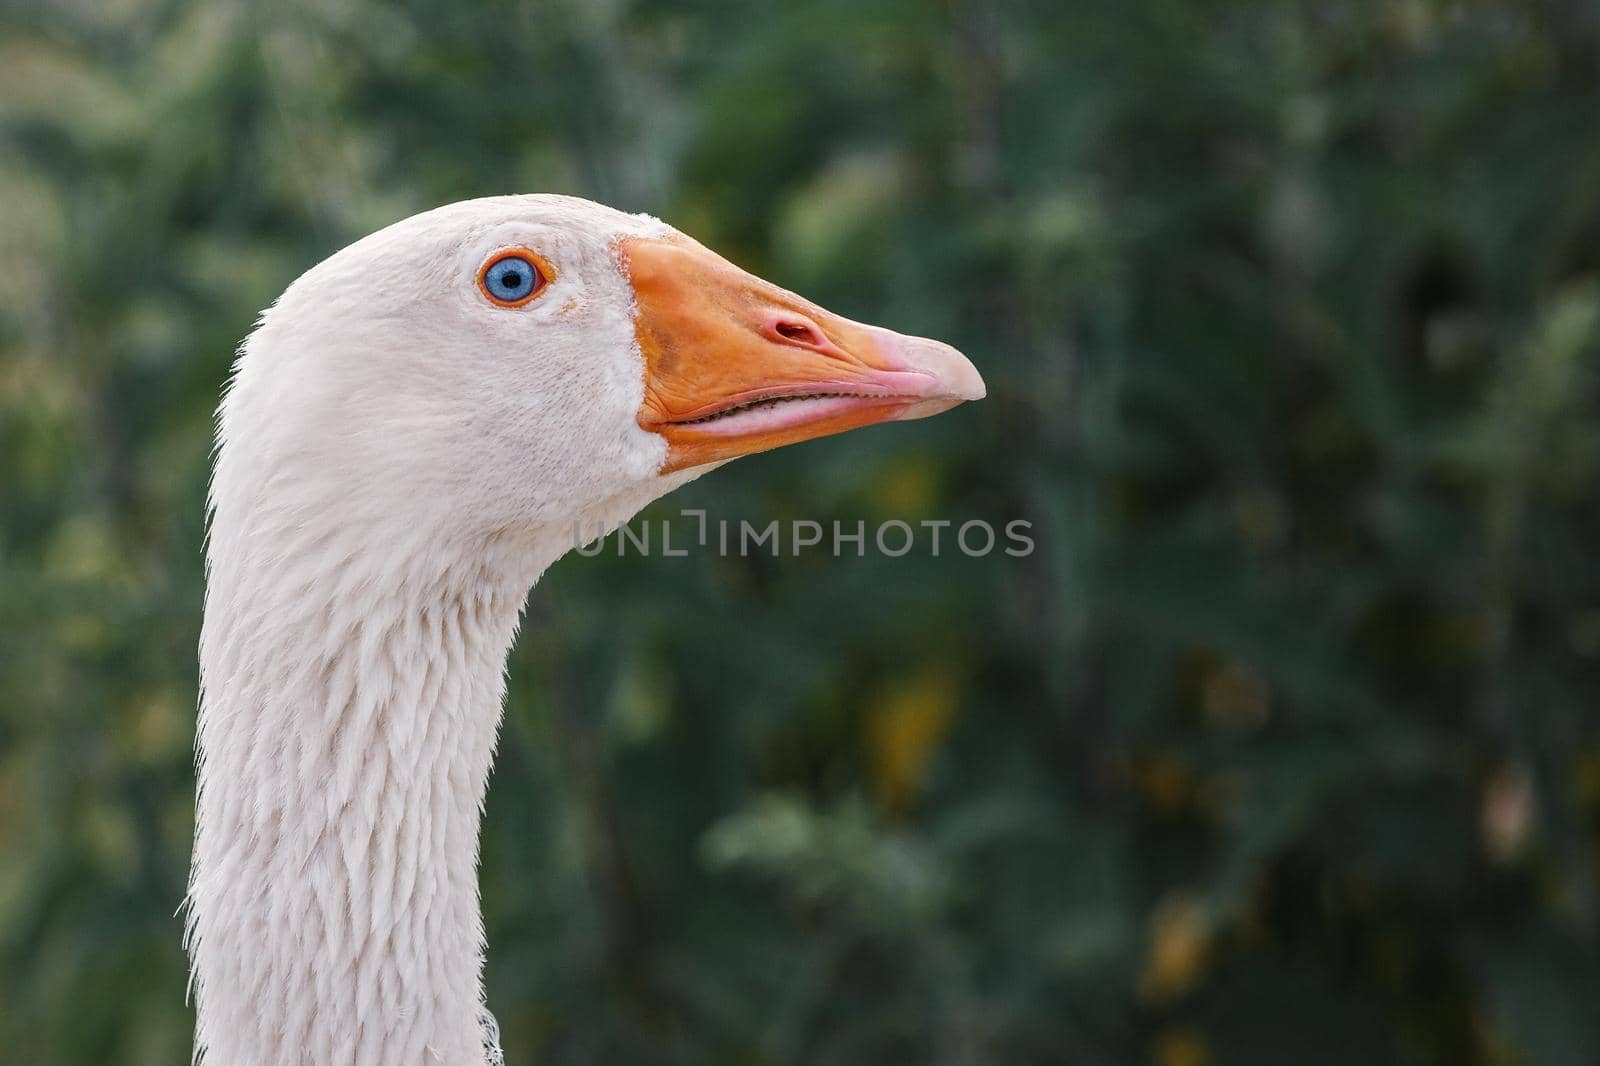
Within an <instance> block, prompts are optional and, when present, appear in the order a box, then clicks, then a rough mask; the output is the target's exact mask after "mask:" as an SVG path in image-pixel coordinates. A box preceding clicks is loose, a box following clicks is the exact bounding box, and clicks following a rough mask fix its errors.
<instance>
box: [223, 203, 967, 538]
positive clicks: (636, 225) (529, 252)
mask: <svg viewBox="0 0 1600 1066" xmlns="http://www.w3.org/2000/svg"><path fill="white" fill-rule="evenodd" d="M983 394H984V385H983V381H982V379H981V378H980V377H979V375H978V372H977V371H976V370H975V369H974V368H973V366H972V364H971V363H970V362H968V361H967V360H966V358H964V357H963V356H962V355H961V354H960V353H959V352H957V351H956V350H955V349H953V348H951V347H949V346H948V345H945V344H941V343H939V342H937V341H932V340H926V339H922V338H916V337H907V336H902V335H901V334H898V333H894V332H892V331H890V330H887V329H882V328H878V327H874V326H868V325H862V324H860V323H856V322H852V321H849V320H847V319H845V318H842V317H840V316H838V315H834V314H831V313H829V312H828V311H826V310H824V309H822V308H821V307H818V306H817V305H816V304H814V303H812V302H810V301H808V300H806V299H804V298H802V297H800V296H797V295H795V294H794V293H791V292H788V291H786V290H784V289H782V288H780V287H778V286H776V285H773V284H771V283H769V282H766V281H764V280H762V279H760V278H758V277H755V276H754V275H752V274H750V273H747V272H745V271H743V270H741V269H739V268H738V267H736V266H734V265H733V264H732V263H730V262H729V261H728V260H726V259H724V258H722V257H721V256H719V255H717V254H715V253H714V252H712V251H710V250H708V249H707V248H705V247H703V246H702V245H700V244H699V243H698V242H696V241H695V240H693V239H692V238H690V237H688V236H686V235H684V234H682V233H680V232H678V231H677V230H675V229H673V228H672V227H670V226H668V225H666V224H664V223H662V222H660V221H658V220H656V219H654V218H650V217H648V216H644V215H633V214H626V213H623V212H620V211H616V210H612V209H610V208H607V207H603V206H601V205H598V204H595V203H591V202H589V201H585V200H580V199H576V198H572V197H565V196H548V195H532V196H506V197H495V198H489V199H481V200H472V201H467V202H463V203H458V204H453V205H450V206H448V207H443V208H439V209H437V210H434V211H430V212H427V213H425V214H421V215H417V216H414V217H412V218H409V219H407V220H405V221H403V222H400V223H397V224H395V225H392V226H390V227H388V228H387V229H384V230H381V231H379V232H377V233H374V234H373V235H371V236H369V237H367V238H365V239H363V240H361V241H358V242H356V243H355V244H353V245H351V246H349V247H347V248H345V249H344V250H342V251H340V252H338V253H337V254H335V255H333V256H332V257H330V258H329V259H327V260H326V261H324V262H323V263H321V264H320V265H318V266H316V267H314V268H313V269H311V270H310V271H308V272H307V273H306V274H305V275H303V276H302V277H301V278H300V279H299V280H297V281H296V282H295V283H294V284H293V285H292V286H290V288H289V289H288V290H287V291H286V292H285V293H284V294H283V296H282V297H281V298H280V299H279V300H278V301H277V303H276V304H275V305H274V306H273V307H272V308H271V309H269V310H268V311H267V312H266V313H265V314H264V315H263V317H262V321H261V323H260V325H259V327H258V329H257V330H256V331H255V333H253V334H252V336H251V337H250V338H249V340H247V341H246V343H245V345H244V347H243V349H242V352H241V357H240V359H239V362H238V364H237V366H236V371H235V377H234V380H233V382H232V385H231V387H230V390H229V392H228V395H227V398H226V400H225V401H224V404H223V407H222V410H221V413H220V419H219V437H220V438H221V441H222V448H221V450H220V452H219V456H218V461H217V469H216V477H215V480H214V504H215V510H216V512H217V513H218V515H221V514H223V513H225V512H234V513H240V514H244V513H252V512H254V513H256V516H257V517H258V518H259V517H263V516H262V515H260V514H259V512H260V511H261V509H263V508H266V509H270V510H273V511H275V512H276V513H278V515H279V516H280V517H283V518H287V519H289V520H291V521H293V520H301V521H305V522H312V523H314V522H317V521H326V520H327V519H328V517H329V516H332V515H337V516H339V519H340V521H341V523H342V524H344V525H346V526H352V527H358V528H360V529H361V530H362V531H363V533H364V535H365V536H367V537H369V538H373V537H390V538H393V539H392V540H391V541H389V542H390V543H410V542H414V541H415V540H416V539H417V538H419V537H420V538H430V539H434V540H437V539H440V538H444V539H450V540H454V539H458V538H469V539H473V540H481V539H482V538H486V537H488V538H495V537H505V536H507V535H514V534H515V533H516V532H517V531H526V530H531V529H536V528H552V527H564V528H567V529H570V528H572V524H573V523H575V522H580V521H586V520H588V521H594V522H595V523H596V524H597V526H598V523H600V522H607V523H611V522H616V521H622V520H625V519H626V518H627V517H628V516H629V515H631V514H632V513H633V512H634V511H636V510H637V509H638V508H639V507H640V506H643V504H644V503H647V502H649V500H651V499H653V498H655V497H657V496H660V495H662V494H664V493H665V492H667V491H670V490H671V489H672V488H674V487H676V486H677V485H680V484H682V483H683V482H684V481H687V480H689V479H690V478H692V477H694V476H696V475H698V474H699V473H702V472H704V471H705V470H707V469H710V468H712V467H714V466H716V465H717V464H720V463H723V462H726V461H728V460H730V459H734V458H737V457H739V456H743V455H749V454H752V453H755V452H760V451H765V450H767V449H770V448H775V447H778V446H781V445H785V444H791V443H795V442H798V441H803V440H807V439H810V438H814V437H821V436H825V435H828V434H832V433H839V432H842V431H845V430H849V429H854V428H857V427H861V426H866V425H870V424H873V423H878V422H888V421H896V420H904V419H911V418H920V417H923V416H925V415H930V414H934V413H937V412H939V411H943V410H945V409H947V408H949V407H952V406H954V405H955V404H958V403H960V402H961V401H963V400H971V399H977V398H979V397H981V396H983ZM246 440H248V442H249V443H248V445H247V446H245V447H234V446H231V445H232V444H233V443H237V442H243V441H246ZM230 496H232V497H235V498H236V499H230V498H229V497H230ZM234 504H236V506H233V505H234ZM370 542H371V541H370V540H369V543H370ZM546 561H548V560H546Z"/></svg>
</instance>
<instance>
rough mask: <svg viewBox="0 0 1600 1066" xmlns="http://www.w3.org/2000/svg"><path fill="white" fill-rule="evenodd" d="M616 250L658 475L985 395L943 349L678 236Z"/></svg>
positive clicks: (642, 418)
mask: <svg viewBox="0 0 1600 1066" xmlns="http://www.w3.org/2000/svg"><path fill="white" fill-rule="evenodd" d="M618 252H619V257H620V259H621V261H622V264H623V268H624V270H625V272H626V273H627V275H628V277H629V279H630V281H631V282H632V284H633V291H634V297H635V303H636V308H637V309H636V312H635V318H634V331H635V334H636V336H637V337H638V340H639V348H640V350H641V351H642V352H643V353H644V359H645V388H644V403H643V404H642V405H641V406H640V408H639V416H638V417H639V425H640V426H641V427H643V428H644V429H646V430H648V431H650V432H653V433H659V434H660V435H661V436H662V437H663V438H665V439H666V441H667V446H668V447H667V458H666V461H665V463H664V465H663V466H662V469H661V472H662V473H670V472H672V471H674V470H684V469H687V468H689V467H695V466H701V465H703V464H705V463H715V462H722V461H724V460H727V459H734V458H737V457H739V456H741V455H751V454H753V453H755V452H763V451H767V450H768V449H770V448H778V447H781V446H783V445H785V444H794V443H796V442H798V441H803V440H811V439H812V438H814V437H825V436H828V435H829V434H832V433H843V432H844V431H845V430H849V429H857V428H859V427H861V426H869V425H872V424H873V423H876V422H894V421H904V420H907V419H912V418H925V417H927V416H928V415H935V414H938V413H939V412H941V411H948V410H949V409H950V408H952V407H954V406H956V405H957V404H959V403H961V402H962V401H964V400H979V399H982V398H983V395H984V386H983V378H982V377H980V376H979V374H978V371H977V369H976V368H975V367H974V366H973V365H972V363H971V362H969V361H968V360H967V357H966V356H964V355H962V354H961V353H960V352H958V351H956V350H955V349H954V348H952V347H950V346H949V345H948V344H941V343H940V342H939V341H934V340H928V339H926V338H924V337H907V336H903V335H901V334H899V333H895V332H892V331H891V330H887V329H881V328H879V327H877V326H866V325H862V324H861V323H859V322H851V321H850V320H849V319H845V318H840V317H839V316H838V315H835V314H831V313H829V312H827V311H824V310H823V309H822V308H820V307H818V306H816V305H815V304H813V303H811V302H810V301H808V300H805V299H802V298H801V297H799V296H796V295H795V294H794V293H792V292H787V291H785V290H784V289H780V288H778V287H777V286H776V285H773V284H770V283H769V282H766V281H763V280H761V279H760V278H758V277H756V276H755V275H753V274H749V273H746V272H745V271H743V270H740V269H739V268H738V267H736V266H734V265H733V264H732V263H730V262H728V261H727V260H726V259H724V258H722V257H721V256H719V255H717V254H716V253H715V252H712V251H710V250H709V249H707V248H704V247H702V246H701V245H699V244H697V243H695V242H694V241H692V240H689V239H688V238H686V237H683V236H681V235H674V236H670V237H666V238H642V237H628V238H624V239H623V240H622V241H620V242H619V245H618Z"/></svg>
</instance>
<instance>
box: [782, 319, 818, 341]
mask: <svg viewBox="0 0 1600 1066" xmlns="http://www.w3.org/2000/svg"><path fill="white" fill-rule="evenodd" d="M773 329H775V330H776V331H777V333H778V336H780V337H783V338H784V339H785V340H791V341H800V342H802V343H804V344H821V343H822V338H821V337H820V336H818V335H817V329H816V327H815V326H813V325H812V324H811V323H809V322H796V321H793V320H780V321H779V322H778V323H777V324H776V325H774V326H773Z"/></svg>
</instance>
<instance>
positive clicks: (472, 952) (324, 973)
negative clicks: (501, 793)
mask: <svg viewBox="0 0 1600 1066" xmlns="http://www.w3.org/2000/svg"><path fill="white" fill-rule="evenodd" d="M552 539H554V538H552ZM324 547H325V546H323V545H305V546H302V549H303V550H301V551H298V552H295V551H291V552H287V553H283V554H278V553H274V554H273V556H271V557H262V556H261V555H260V554H259V553H251V552H250V551H248V550H246V551H241V552H233V553H222V552H218V551H216V550H215V549H214V550H213V552H212V556H213V562H212V571H211V575H210V588H211V590H212V591H211V593H210V595H209V597H208V603H207V614H206V625H205V633H204V638H203V644H202V674H203V678H202V679H203V684H204V691H205V695H204V698H203V701H202V710H201V719H200V734H199V746H200V752H201V756H200V793H199V801H198V809H197V830H196V840H195V852H194V870H193V878H192V885H191V889H190V904H189V905H190V914H189V920H190V936H191V938H192V941H193V944H192V950H193V957H194V981H195V985H196V998H197V1009H198V1015H199V1016H198V1024H197V1033H196V1044H197V1049H198V1051H199V1053H200V1054H202V1055H203V1056H204V1057H205V1059H206V1060H207V1061H208V1062H211V1063H215V1064H217V1066H246V1064H255V1063H260V1064H269V1063H270V1064H278V1063H303V1062H310V1063H319V1064H320V1063H369V1062H370V1063H372V1064H374V1066H389V1064H396V1063H435V1062H437V1063H448V1064H451V1066H454V1064H457V1063H460V1064H476V1063H480V1062H483V1061H485V1048H484V1042H483V1029H482V1027H481V1024H480V1012H481V1010H482V1001H483V996H482V978H481V967H482V958H483V925H482V920H481V918H480V916H479V909H478V891H477V853H478V821H479V814H480V811H481V808H482V802H483V797H484V788H485V784H486V780H487V775H488V771H489V765H490V761H491V758H492V755H493V750H494V742H495V736H496V731H497V729H498V725H499V719H500V713H501V701H502V698H503V695H504V689H505V685H504V665H505V657H506V652H507V650H508V649H509V647H510V645H511V641H512V639H513V637H514V635H515V630H516V625H517V619H518V616H519V612H520V610H521V606H522V603H523V600H524V597H525V595H526V593H527V590H528V587H529V585H530V584H531V583H532V579H533V574H532V573H530V572H529V567H530V566H533V565H537V564H538V560H536V559H535V558H534V554H533V552H532V551H530V546H528V545H516V546H509V545H483V546H481V547H480V548H479V550H478V551H477V552H473V553H471V555H466V553H463V555H464V557H469V558H474V561H473V562H472V563H470V564H465V563H458V564H454V565H447V566H444V567H442V568H437V569H435V570H433V571H432V572H418V571H417V570H415V569H412V568H410V566H409V564H407V563H404V562H402V563H401V565H400V566H398V567H396V568H394V569H390V570H388V571H387V572H360V571H358V570H355V569H352V568H354V567H356V566H357V565H358V563H357V561H356V559H354V558H352V559H348V560H339V561H338V563H339V565H338V568H337V569H336V570H335V571H334V572H329V573H320V574H319V573H317V572H315V570H314V569H312V568H310V567H307V566H305V565H303V564H298V563H297V562H295V561H294V560H295V559H296V557H298V559H300V560H307V559H316V558H323V559H327V558H328V557H329V556H328V554H327V553H326V552H325V551H322V550H318V549H320V548H324ZM503 548H511V549H512V550H511V551H510V552H509V553H505V552H501V551H498V550H497V549H503ZM550 552H554V553H555V554H559V548H555V547H551V548H550V549H548V550H547V551H546V552H544V553H541V554H549V553H550ZM501 554H510V555H513V556H515V557H516V558H511V559H507V558H496V556H497V555H501ZM274 557H275V558H274ZM274 562H276V563H277V564H278V565H277V566H274V565H273V564H274ZM502 564H506V565H502ZM263 567H266V568H267V569H268V570H269V572H262V570H263ZM286 586H287V587H288V588H291V589H293V591H294V593H295V598H293V599H291V598H290V597H285V596H284V595H282V594H281V592H275V590H281V589H283V588H284V587H286Z"/></svg>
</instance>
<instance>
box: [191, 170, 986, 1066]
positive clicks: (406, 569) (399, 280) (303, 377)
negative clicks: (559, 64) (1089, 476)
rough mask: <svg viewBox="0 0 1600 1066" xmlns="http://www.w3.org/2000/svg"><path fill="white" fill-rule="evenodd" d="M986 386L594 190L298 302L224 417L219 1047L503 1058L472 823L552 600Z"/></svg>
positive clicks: (216, 969) (205, 720)
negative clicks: (701, 483) (543, 592)
mask: <svg viewBox="0 0 1600 1066" xmlns="http://www.w3.org/2000/svg"><path fill="white" fill-rule="evenodd" d="M983 394H984V387H983V382H982V379H981V378H980V377H979V376H978V373H977V371H976V370H974V369H973V367H972V365H971V364H970V363H969V362H967V360H966V359H965V358H964V357H963V356H961V354H960V353H958V352H956V351H955V350H954V349H953V348H950V347H948V346H946V345H943V344H939V343H938V342H935V341H929V340H922V339H918V338H911V337H903V336H900V335H898V334H895V333H891V332H889V331H888V330H883V329H878V328H875V327H871V326H863V325H859V324H857V323H854V322H849V321H846V320H844V319H841V318H839V317H837V316H835V315H831V314H829V313H828V312H826V311H824V310H822V309H821V308H818V307H816V306H815V305H813V304H811V303H809V302H807V301H805V300H803V299H801V298H800V297H798V296H795V295H794V294H792V293H789V292H785V291H784V290H782V289H779V288H777V287H775V286H773V285H770V284H768V283H767V282H764V281H762V280H760V279H759V278H756V277H753V276H751V275H750V274H747V273H745V272H743V271H741V270H739V269H738V268H737V267H735V266H733V265H732V264H730V263H729V262H727V261H726V260H725V259H722V258H720V257H718V256H717V255H715V254H714V253H712V252H710V251H708V250H706V249H705V248H704V247H702V246H700V245H699V244H697V243H695V242H694V241H693V240H691V239H689V238H687V237H685V236H683V235H682V234H680V233H678V232H677V231H675V230H673V229H672V228H671V227H669V226H667V225H665V224H664V223H661V222H659V221H657V220H655V219H653V218H650V217H647V216H643V215H629V214H623V213H621V212H618V211H614V210H611V209H610V208H606V207H602V206H600V205H598V204H593V203H589V202H587V201H584V200H578V199H573V198H569V197H561V196H513V197H501V198H494V199H484V200H473V201H469V202H466V203H460V204H454V205H451V206H448V207H443V208H440V209H438V210H435V211H430V212H427V213H426V214H422V215H418V216H416V217H414V218H410V219H407V220H405V221H403V222H400V223H397V224H396V225H393V226H390V227H389V228H387V229H385V230H382V231H381V232H378V233H375V234H373V235H372V236H370V237H367V238H365V239H364V240H361V241H358V242H357V243H355V244H353V245H351V246H350V247H348V248H346V249H344V250H343V251H341V252H339V253H337V254H336V255H334V256H333V257H331V258H330V259H328V260H326V261H325V262H323V263H322V264H320V265H319V266H317V267H314V268H313V269H311V270H310V271H308V272H307V273H306V274H305V275H304V276H303V277H301V278H300V279H299V280H298V281H296V282H295V283H294V284H293V285H291V286H290V287H289V288H288V290H287V291H286V292H285V293H284V294H283V296H282V297H281V298H280V299H279V300H278V301H277V303H276V304H274V305H273V307H272V308H271V309H270V310H268V311H267V312H266V313H265V314H264V315H263V316H262V318H261V322H260V324H259V326H258V328H257V329H256V330H255V331H254V332H253V333H252V334H251V335H250V337H249V339H248V340H246V341H245V343H244V345H243V347H242V348H241V350H240V353H239V358H238V362H237V364H236V366H235V370H234V376H233V380H232V383H231V384H230V386H229V388H228V390H227V394H226V397H225V399H224V400H223V402H222V405H221V408H220V410H219V413H218V430H217V439H218V450H217V456H216V468H215V472H214V477H213V481H212V489H211V525H210V538H209V542H208V547H207V573H208V578H207V589H206V603H205V627H204V631H203V635H202V637H201V643H200V667H201V686H202V696H201V701H200V722H199V736H198V748H199V760H198V761H199V792H198V800H197V811H196V828H195V843H194V858H193V868H192V872H191V875H190V885H189V894H188V899H187V907H188V948H189V954H190V959H191V966H192V974H191V981H192V984H193V991H194V997H195V1004H196V1009H197V1023H196V1032H195V1055H196V1057H197V1059H199V1058H203V1059H204V1060H205V1062H207V1063H208V1064H212V1066H269V1064H271V1066H277V1064H296V1066H299V1064H313V1066H332V1064H341V1066H342V1064H370V1066H408V1064H418V1066H421V1064H436V1063H442V1064H447V1066H468V1064H473V1066H475V1064H480V1063H485V1062H488V1061H494V1060H497V1058H498V1054H499V1052H498V1049H497V1048H496V1047H495V1045H494V1040H493V1035H492V1033H493V1026H492V1021H487V1020H486V1019H487V1014H486V1012H485V1011H484V1009H483V987H482V973H481V971H482V965H483V950H484V942H483V923H482V918H481V916H480V913H479V907H478V891H477V873H476V866H477V858H478V820H479V814H480V811H481V805H482V803H483V798H484V788H485V783H486V779H487V775H488V772H489V765H490V761H491V759H492V757H493V753H494V746H495V736H496V732H497V729H498V727H499V722H500V715H501V703H502V698H503V696H504V693H505V683H504V670H505V663H506V653H507V651H508V650H509V648H510V646H511V642H512V639H513V637H514V635H515V632H516V628H517V622H518V618H519V616H520V613H521V610H522V605H523V601H524V600H525V598H526V596H527V594H528V591H529V589H530V588H531V587H532V585H533V583H534V581H535V580H536V579H537V578H538V576H539V575H540V573H541V572H542V571H543V570H544V569H545V568H546V567H547V566H549V565H550V564H551V563H552V562H554V561H555V560H556V559H557V558H558V557H560V556H561V555H562V554H563V553H564V552H566V551H567V550H568V549H569V548H570V547H572V546H573V541H574V529H575V528H576V529H584V530H588V531H590V532H591V533H592V532H593V531H594V530H596V529H598V528H602V527H604V528H609V527H611V526H614V525H615V524H616V523H618V522H621V521H624V520H626V519H627V518H628V517H629V516H631V515H632V514H634V512H636V511H637V510H638V509H639V508H640V507H642V506H644V504H646V503H648V502H649V501H650V500H652V499H655V498H656V497H658V496H661V495H663V494H664V493H667V492H670V491H671V490H672V489H674V488H676V487H678V486H679V485H682V484H684V483H685V482H686V481H688V480H690V479H691V478H693V477H695V476H697V475H698V474H701V473H703V472H704V471H706V470H708V469H710V468H711V467H713V466H715V465H717V464H719V463H721V462H724V461H726V460H728V459H732V458H735V457H737V456H740V455H747V454H750V453H752V452H757V451H762V450H765V449H768V448H773V447H777V446H779V445H782V444H788V443H792V442H795V441H800V440H805V439H809V438H812V437H819V436H823V435H825V434H829V433H837V432H840V431H842V430H847V429H852V428H855V427H858V426H864V425H868V424H870V423H875V422H885V421H891V420H896V419H907V418H916V417H920V416H923V415H928V414H934V413H936V412H939V411H942V410H945V409H947V408H949V407H952V406H954V405H955V404H957V403H959V402H961V401H962V400H970V399H976V398H978V397H981V396H982V395H983Z"/></svg>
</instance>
